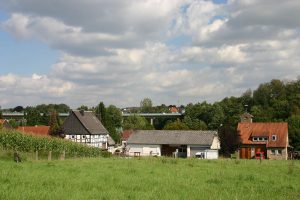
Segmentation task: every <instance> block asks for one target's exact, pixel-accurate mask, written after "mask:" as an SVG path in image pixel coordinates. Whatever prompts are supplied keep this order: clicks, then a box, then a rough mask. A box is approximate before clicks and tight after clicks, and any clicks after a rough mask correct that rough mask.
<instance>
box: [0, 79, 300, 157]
mask: <svg viewBox="0 0 300 200" xmlns="http://www.w3.org/2000/svg"><path fill="white" fill-rule="evenodd" d="M177 107H179V110H180V111H181V112H182V113H184V114H183V115H182V117H179V118H174V119H167V118H159V119H155V120H154V124H153V125H151V124H150V123H149V121H147V120H146V119H145V118H143V117H141V116H139V115H133V116H130V117H127V118H124V120H123V118H122V111H121V109H119V108H117V107H116V106H114V105H109V106H108V107H105V105H104V103H103V102H100V103H99V104H98V105H97V106H95V107H91V108H89V107H88V106H85V105H82V106H80V107H79V108H77V109H79V110H90V111H93V112H95V115H96V116H97V117H98V118H99V120H100V121H101V122H102V124H103V125H104V126H105V128H106V129H107V130H108V131H109V132H110V134H111V136H112V138H113V139H114V140H116V141H119V140H120V132H121V130H122V129H167V130H174V129H177V130H207V129H209V130H218V131H219V136H220V138H221V147H222V150H221V151H223V152H222V153H224V154H230V153H232V152H233V151H234V150H235V149H236V148H237V146H238V141H237V140H236V138H237V132H236V128H237V124H238V122H239V121H240V116H241V114H243V113H244V112H246V111H247V112H249V113H251V114H252V115H253V121H254V122H288V123H289V139H290V144H291V146H293V147H294V149H295V150H300V79H298V80H294V81H281V80H277V79H274V80H271V81H269V82H266V83H262V84H260V85H259V86H258V88H257V89H255V90H253V91H252V90H251V89H248V90H246V91H245V92H244V93H243V94H242V95H241V96H239V97H233V96H232V97H226V98H224V99H222V100H221V101H217V102H214V103H208V102H206V101H203V102H198V103H189V104H187V105H181V106H177ZM16 110H17V111H23V112H25V113H26V116H25V118H26V121H27V125H37V124H39V125H51V126H52V127H55V128H54V130H57V129H58V128H59V126H60V125H61V124H62V121H61V119H59V118H58V117H57V113H60V112H69V111H70V110H71V109H70V107H69V106H67V105H66V104H49V105H45V104H42V105H38V106H36V107H26V108H22V107H20V106H18V107H16V108H13V109H11V111H16ZM123 112H131V113H168V112H170V110H169V106H166V105H165V104H162V105H159V106H153V103H152V100H151V99H150V98H145V99H143V100H142V101H141V102H140V106H139V107H131V108H130V109H127V110H123ZM40 113H42V115H41V114H40ZM0 116H1V110H0ZM58 132H59V131H58Z"/></svg>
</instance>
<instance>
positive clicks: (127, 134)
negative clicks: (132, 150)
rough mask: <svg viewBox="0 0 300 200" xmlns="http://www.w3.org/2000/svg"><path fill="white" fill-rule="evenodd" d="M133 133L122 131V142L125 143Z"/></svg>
mask: <svg viewBox="0 0 300 200" xmlns="http://www.w3.org/2000/svg"><path fill="white" fill-rule="evenodd" d="M132 133H133V130H124V131H123V133H122V140H123V141H127V140H128V138H129V136H130V135H131V134H132Z"/></svg>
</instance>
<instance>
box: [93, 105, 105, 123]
mask: <svg viewBox="0 0 300 200" xmlns="http://www.w3.org/2000/svg"><path fill="white" fill-rule="evenodd" d="M95 114H96V117H97V118H98V119H99V120H100V121H101V123H102V124H103V126H106V109H105V105H104V103H103V102H102V101H101V102H100V103H99V104H98V106H97V107H96V109H95Z"/></svg>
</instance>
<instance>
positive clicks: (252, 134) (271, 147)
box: [237, 119, 289, 160]
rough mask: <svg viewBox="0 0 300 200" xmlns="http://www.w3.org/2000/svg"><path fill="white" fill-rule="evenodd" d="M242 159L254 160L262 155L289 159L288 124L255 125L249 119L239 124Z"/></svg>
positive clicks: (268, 123)
mask: <svg viewBox="0 0 300 200" xmlns="http://www.w3.org/2000/svg"><path fill="white" fill-rule="evenodd" d="M237 131H238V133H239V136H240V143H241V145H240V149H239V156H240V158H246V159H250V158H254V157H255V155H257V153H262V154H263V156H264V157H265V158H269V159H276V160H277V159H285V160H286V159H288V147H289V137H288V124H287V123H286V122H259V123H257V122H256V123H254V122H252V120H249V119H247V120H246V121H242V122H241V123H239V124H238V128H237Z"/></svg>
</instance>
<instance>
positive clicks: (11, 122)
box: [9, 119, 19, 128]
mask: <svg viewBox="0 0 300 200" xmlns="http://www.w3.org/2000/svg"><path fill="white" fill-rule="evenodd" d="M9 124H10V125H11V127H12V128H17V127H18V126H19V122H17V121H16V120H15V119H11V120H9Z"/></svg>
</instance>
